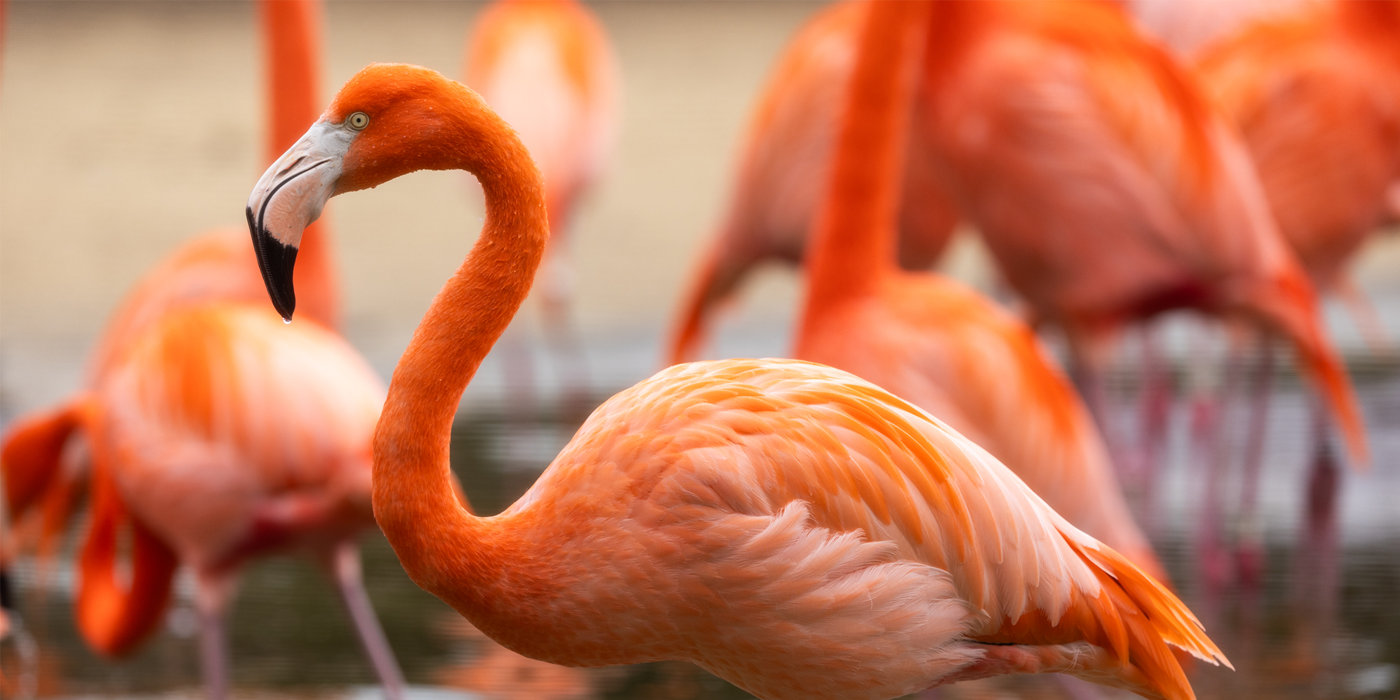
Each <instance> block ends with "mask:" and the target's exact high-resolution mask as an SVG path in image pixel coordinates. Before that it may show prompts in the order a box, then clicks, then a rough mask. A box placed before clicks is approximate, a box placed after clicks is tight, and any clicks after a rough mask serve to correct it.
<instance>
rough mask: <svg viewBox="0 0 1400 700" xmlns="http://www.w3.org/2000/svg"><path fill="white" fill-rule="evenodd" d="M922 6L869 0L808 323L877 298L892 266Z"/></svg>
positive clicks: (810, 258) (821, 229)
mask: <svg viewBox="0 0 1400 700" xmlns="http://www.w3.org/2000/svg"><path fill="white" fill-rule="evenodd" d="M928 9H929V8H928V6H927V4H926V3H924V2H872V3H870V11H869V15H868V16H867V19H866V24H865V27H864V29H863V30H862V32H861V41H860V47H859V49H858V50H857V54H856V67H855V72H854V73H853V74H852V76H851V82H850V85H849V87H848V88H847V98H846V106H845V113H844V115H843V117H842V121H841V130H840V132H839V135H838V141H837V145H836V153H835V155H834V159H833V163H832V166H833V167H832V171H831V172H832V174H831V181H830V184H829V185H828V187H827V196H826V199H825V201H824V202H823V205H822V209H821V211H820V212H819V213H818V216H817V223H816V231H815V236H814V240H813V244H812V246H811V248H810V249H809V252H808V254H807V279H808V282H807V301H806V307H805V312H804V325H806V326H808V327H810V324H811V323H813V322H814V321H815V320H816V318H817V316H818V315H819V314H822V313H824V312H825V310H827V309H829V308H830V306H831V305H832V304H834V303H838V302H840V301H842V300H845V299H850V298H853V297H858V296H862V295H866V294H873V293H874V292H875V291H876V289H877V287H878V285H879V283H880V280H881V279H883V278H884V277H885V276H887V275H888V274H890V273H891V272H892V270H893V269H894V265H895V260H894V246H895V241H894V236H895V233H896V230H897V221H898V215H899V196H900V181H901V178H900V174H901V173H902V172H903V165H904V153H903V152H904V146H905V142H906V141H907V137H908V133H907V132H908V129H909V121H910V119H909V113H910V108H911V107H912V100H913V85H914V80H913V79H914V74H915V68H916V61H915V60H914V59H915V58H917V56H916V55H915V53H914V52H915V50H916V48H917V47H919V46H922V39H923V31H922V30H923V26H924V21H923V20H924V19H926V18H927V16H928Z"/></svg>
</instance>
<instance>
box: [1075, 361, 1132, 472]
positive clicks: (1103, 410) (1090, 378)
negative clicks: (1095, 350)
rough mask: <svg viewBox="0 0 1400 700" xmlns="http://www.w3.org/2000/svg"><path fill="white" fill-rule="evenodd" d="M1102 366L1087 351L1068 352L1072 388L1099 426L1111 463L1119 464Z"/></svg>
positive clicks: (1120, 461) (1121, 462)
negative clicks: (1076, 391) (1111, 459)
mask: <svg viewBox="0 0 1400 700" xmlns="http://www.w3.org/2000/svg"><path fill="white" fill-rule="evenodd" d="M1103 375H1104V373H1103V368H1102V367H1101V366H1100V363H1099V362H1098V361H1097V360H1096V359H1094V358H1090V357H1088V353H1085V352H1082V351H1080V350H1079V349H1078V348H1074V349H1073V351H1072V352H1071V353H1070V379H1071V380H1072V381H1073V382H1074V388H1075V389H1077V390H1078V391H1079V395H1080V396H1081V397H1083V398H1084V404H1085V405H1086V406H1088V407H1089V415H1090V416H1092V417H1093V418H1094V423H1096V424H1097V425H1098V426H1099V432H1100V433H1102V434H1103V438H1104V443H1105V444H1106V445H1107V446H1108V450H1109V454H1110V456H1111V457H1113V458H1114V459H1113V463H1114V464H1116V465H1120V466H1119V469H1120V476H1124V475H1122V474H1121V469H1122V467H1121V465H1122V464H1123V463H1124V461H1123V460H1122V459H1119V457H1120V456H1121V455H1119V454H1118V452H1119V449H1118V445H1117V442H1118V441H1117V440H1114V439H1113V438H1114V436H1115V435H1114V432H1113V430H1112V427H1113V426H1111V425H1109V422H1108V416H1109V415H1111V414H1110V412H1109V406H1108V393H1107V391H1106V389H1105V386H1104V384H1105V382H1104V376H1103Z"/></svg>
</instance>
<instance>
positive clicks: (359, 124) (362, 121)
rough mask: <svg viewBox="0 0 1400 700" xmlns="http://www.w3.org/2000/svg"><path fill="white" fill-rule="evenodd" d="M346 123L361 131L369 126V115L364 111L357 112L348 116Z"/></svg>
mask: <svg viewBox="0 0 1400 700" xmlns="http://www.w3.org/2000/svg"><path fill="white" fill-rule="evenodd" d="M345 123H346V124H348V125H349V126H350V128H351V129H354V130H355V131H359V130H361V129H363V128H365V127H367V126H369V115H368V114H365V113H364V112H356V113H354V114H352V115H350V116H348V117H346V118H345Z"/></svg>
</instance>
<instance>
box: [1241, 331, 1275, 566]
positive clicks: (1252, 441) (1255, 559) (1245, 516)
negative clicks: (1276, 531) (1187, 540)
mask: <svg viewBox="0 0 1400 700" xmlns="http://www.w3.org/2000/svg"><path fill="white" fill-rule="evenodd" d="M1273 377H1274V353H1273V338H1272V337H1270V335H1269V334H1267V333H1264V334H1262V335H1261V336H1260V337H1259V363H1258V365H1256V366H1255V376H1254V386H1253V396H1252V397H1251V400H1250V416H1249V428H1248V431H1249V432H1248V433H1246V442H1245V453H1244V473H1243V475H1242V479H1241V482H1240V529H1239V542H1238V545H1237V546H1238V550H1237V557H1238V565H1239V574H1240V581H1241V582H1242V583H1243V584H1244V585H1246V586H1250V587H1253V586H1256V585H1258V583H1259V579H1260V576H1261V575H1262V573H1263V566H1264V561H1263V559H1264V546H1263V541H1262V539H1263V535H1262V531H1261V530H1262V527H1263V526H1262V524H1261V523H1260V518H1259V477H1260V472H1261V468H1262V466H1263V462H1264V436H1265V434H1266V433H1267V432H1268V422H1269V396H1270V393H1271V392H1272V389H1273Z"/></svg>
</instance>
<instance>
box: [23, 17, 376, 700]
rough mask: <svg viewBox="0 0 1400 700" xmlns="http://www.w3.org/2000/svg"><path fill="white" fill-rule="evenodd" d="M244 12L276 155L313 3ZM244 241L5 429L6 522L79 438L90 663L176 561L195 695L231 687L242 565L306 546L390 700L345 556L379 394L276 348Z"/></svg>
mask: <svg viewBox="0 0 1400 700" xmlns="http://www.w3.org/2000/svg"><path fill="white" fill-rule="evenodd" d="M260 7H261V8H262V21H263V28H264V32H265V33H266V35H267V36H268V39H269V41H268V44H267V49H268V58H269V66H270V71H269V72H270V78H271V80H270V85H271V86H272V100H271V101H270V105H271V111H270V116H271V117H272V119H271V120H270V121H271V126H272V128H271V129H270V131H269V141H270V142H271V143H270V146H269V148H276V147H279V146H284V145H285V144H290V143H294V142H295V141H296V138H297V135H298V134H297V132H298V131H299V130H301V129H304V128H305V125H306V124H307V123H309V122H311V121H313V120H314V118H315V108H316V102H315V99H316V98H315V96H314V93H313V92H312V90H313V89H314V85H315V83H316V82H317V80H318V76H319V68H318V61H319V59H318V58H317V57H318V56H319V53H320V51H319V40H318V39H317V36H318V34H319V24H320V19H319V17H320V5H319V4H318V3H314V2H285V1H280V0H279V1H273V0H268V1H267V2H264V3H262V4H261V5H260ZM272 155H273V156H276V155H278V154H277V153H273V154H272ZM324 228H325V227H324V226H317V227H313V228H312V229H310V230H309V231H308V236H309V237H310V238H311V245H312V246H313V251H312V255H311V265H310V268H309V269H308V270H307V272H306V273H304V274H303V275H302V279H303V280H304V281H306V282H307V284H308V290H309V291H310V292H312V293H311V294H308V295H307V298H308V299H309V300H310V301H311V303H310V304H309V307H310V308H311V311H312V315H313V316H314V317H317V318H319V319H323V320H334V319H335V318H337V317H338V299H337V293H336V292H337V286H336V284H335V278H334V274H333V270H332V269H331V267H330V259H329V254H328V251H327V250H326V248H327V246H326V241H325V235H326V234H325V232H324ZM240 236H241V234H237V232H236V231H235V230H232V229H231V230H229V231H228V232H221V233H215V234H212V235H208V236H204V237H201V238H199V239H197V240H196V241H194V242H192V243H191V244H189V245H187V246H185V247H184V248H182V249H181V250H179V251H177V252H176V254H175V255H174V256H172V258H171V259H169V260H167V261H166V262H165V263H164V264H162V265H161V266H159V267H157V268H156V270H155V271H153V272H152V273H151V274H149V275H148V276H147V277H146V278H145V279H144V280H143V281H142V282H141V284H139V285H138V286H137V288H136V289H135V290H134V291H133V293H132V294H131V295H129V296H128V298H127V299H126V300H125V302H124V304H123V305H122V307H121V308H120V309H119V310H118V312H117V314H116V315H115V317H114V319H113V321H112V322H111V323H110V324H109V325H108V327H107V330H106V332H105V333H104V336H103V338H102V340H101V342H100V343H99V346H98V349H97V350H96V351H95V353H94V358H93V361H92V371H91V374H90V377H89V386H88V388H87V389H86V390H85V391H84V392H82V393H81V394H80V395H78V396H77V397H75V398H73V399H72V400H70V401H69V402H68V403H66V404H65V405H63V406H61V407H60V408H58V409H56V410H53V411H49V412H47V413H44V414H41V415H37V416H30V417H27V418H25V419H24V420H22V421H20V423H19V425H18V426H17V427H16V428H15V429H14V430H12V432H11V434H10V435H9V436H8V437H7V439H6V442H5V445H4V450H3V452H0V462H3V466H4V472H5V480H6V487H7V489H6V492H7V497H8V500H9V503H10V506H11V514H12V517H19V516H22V515H23V514H24V512H25V510H27V509H29V508H30V507H31V506H33V505H34V504H35V502H36V501H38V500H39V499H40V498H44V497H46V496H45V493H46V492H47V493H58V494H60V495H61V496H62V495H64V494H65V492H66V490H67V489H66V485H65V484H63V483H62V481H63V477H62V476H61V475H59V474H57V472H58V463H59V457H60V454H61V453H62V451H63V448H64V445H65V443H66V442H67V441H68V439H69V437H70V435H72V434H73V433H75V432H80V433H82V435H83V436H84V437H85V438H86V439H87V442H88V445H89V449H90V451H91V453H92V457H93V473H92V477H93V487H92V491H93V504H92V507H93V519H92V523H93V524H92V526H91V527H90V528H89V531H88V535H87V538H86V541H85V543H84V546H83V552H82V555H81V561H80V564H81V571H82V578H81V581H80V587H79V592H78V599H77V620H78V624H79V630H80V632H81V633H82V634H83V637H84V639H85V640H86V641H87V642H88V644H89V645H90V646H91V647H92V648H94V649H95V650H97V651H99V652H100V653H102V654H105V655H108V656H119V655H122V654H125V653H128V652H129V651H131V650H133V649H134V648H135V647H136V646H137V645H138V644H139V643H140V642H141V641H142V640H144V639H145V637H146V636H147V635H149V634H150V632H151V631H152V630H153V629H154V628H155V626H156V625H157V623H159V621H160V620H161V617H162V615H163V613H164V609H165V605H166V602H167V600H168V597H169V590H170V583H171V578H172V576H173V574H174V570H175V567H176V565H177V564H178V563H180V562H184V563H187V564H189V565H191V566H192V567H193V568H194V569H195V572H196V579H197V586H196V593H197V595H196V605H197V608H198V609H199V612H200V616H201V621H202V623H203V624H202V629H201V653H202V654H201V655H202V660H203V665H204V670H205V678H206V685H207V688H208V692H209V696H210V697H211V698H214V699H215V700H219V699H221V698H223V697H225V696H226V695H227V685H228V677H227V673H226V661H225V657H226V652H225V649H224V641H223V634H222V613H223V611H224V608H225V606H226V603H227V600H228V598H229V597H230V595H231V594H232V589H233V587H234V586H235V584H236V581H237V572H238V570H239V568H240V567H241V565H242V564H243V563H244V562H246V561H247V560H248V559H250V558H253V557H255V556H260V555H264V554H268V553H273V552H280V551H285V550H309V551H310V552H311V553H312V555H313V556H314V557H315V558H316V559H317V560H318V561H319V562H320V563H322V564H323V565H324V566H325V567H326V568H327V569H328V571H329V572H330V573H331V575H332V577H333V578H334V579H335V581H336V583H337V584H338V586H339V588H340V592H341V594H342V596H343V598H344V600H345V602H346V604H347V607H348V608H349V611H350V614H351V617H352V620H353V621H354V623H355V627H356V630H357V632H358V633H359V635H360V638H361V641H362V643H363V645H364V647H365V649H366V651H367V653H368V655H369V657H370V661H371V663H372V664H373V665H374V667H375V670H376V672H377V673H378V675H379V677H380V679H381V681H382V683H383V684H384V686H385V689H386V692H387V693H388V694H389V696H390V697H391V698H396V699H397V698H399V697H401V695H402V685H403V681H402V674H401V673H400V672H399V670H398V667H397V664H396V662H395V661H394V659H393V655H392V653H391V652H390V651H389V648H388V645H387V643H386V642H385V641H384V637H383V632H382V630H380V628H379V626H378V622H377V621H376V620H375V618H374V614H373V610H372V608H371V607H370V605H369V601H368V598H367V596H366V595H365V592H364V588H363V583H362V581H361V578H360V571H359V554H358V550H357V548H356V545H355V543H354V540H353V536H354V535H355V534H357V533H358V532H360V531H362V530H363V529H364V528H366V527H370V526H372V525H373V518H372V513H371V511H370V510H369V469H370V464H369V455H368V449H369V442H370V437H371V435H370V434H371V430H372V427H373V424H374V421H375V419H376V418H377V415H378V408H379V405H380V403H381V401H382V397H383V393H384V388H383V384H382V382H381V381H380V380H379V379H378V378H377V377H376V376H375V375H374V374H373V372H371V371H370V370H368V368H367V367H366V365H365V364H364V362H363V361H362V360H360V359H359V358H358V356H356V355H355V354H354V351H353V350H352V349H350V348H349V346H348V345H347V344H346V343H345V342H344V341H343V340H340V339H339V338H338V337H336V336H334V334H333V333H331V332H330V331H329V330H326V329H324V328H323V327H321V326H320V325H317V326H316V327H314V328H313V327H308V328H306V329H301V330H298V331H297V333H294V334H291V335H286V334H285V332H283V331H282V329H280V328H278V326H279V325H280V324H278V323H276V320H277V319H276V317H275V316H273V315H270V314H268V313H266V311H265V309H263V308H262V304H261V299H260V296H261V294H263V293H265V292H264V291H263V289H264V284H263V280H262V279H261V277H260V276H259V275H258V274H257V273H256V270H257V264H256V256H255V255H252V254H251V253H252V252H253V251H252V250H251V249H250V248H249V247H248V245H247V243H246V239H245V242H243V243H241V244H239V243H236V242H235V241H236V239H237V238H239V237H240ZM230 238H232V239H234V240H230ZM253 300H257V301H258V302H259V303H258V304H257V305H256V306H254V305H253V304H251V303H250V302H251V301H253ZM288 303H295V299H289V300H288ZM268 318H271V321H268ZM259 319H261V320H259ZM278 333H282V334H281V335H278ZM260 400H272V401H273V402H274V403H276V404H277V409H275V410H273V411H269V410H267V409H266V408H265V407H263V406H261V405H259V404H258V401H260ZM55 482H59V483H57V484H56V483H55ZM58 520H59V524H61V518H60V519H58ZM123 527H129V528H130V530H131V532H132V538H133V540H132V542H133V550H132V558H133V562H132V569H133V574H132V578H131V582H130V584H129V585H127V586H125V587H124V586H123V585H122V584H119V583H117V581H116V578H115V572H114V570H113V568H114V566H115V547H116V534H117V531H118V529H120V528H123Z"/></svg>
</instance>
